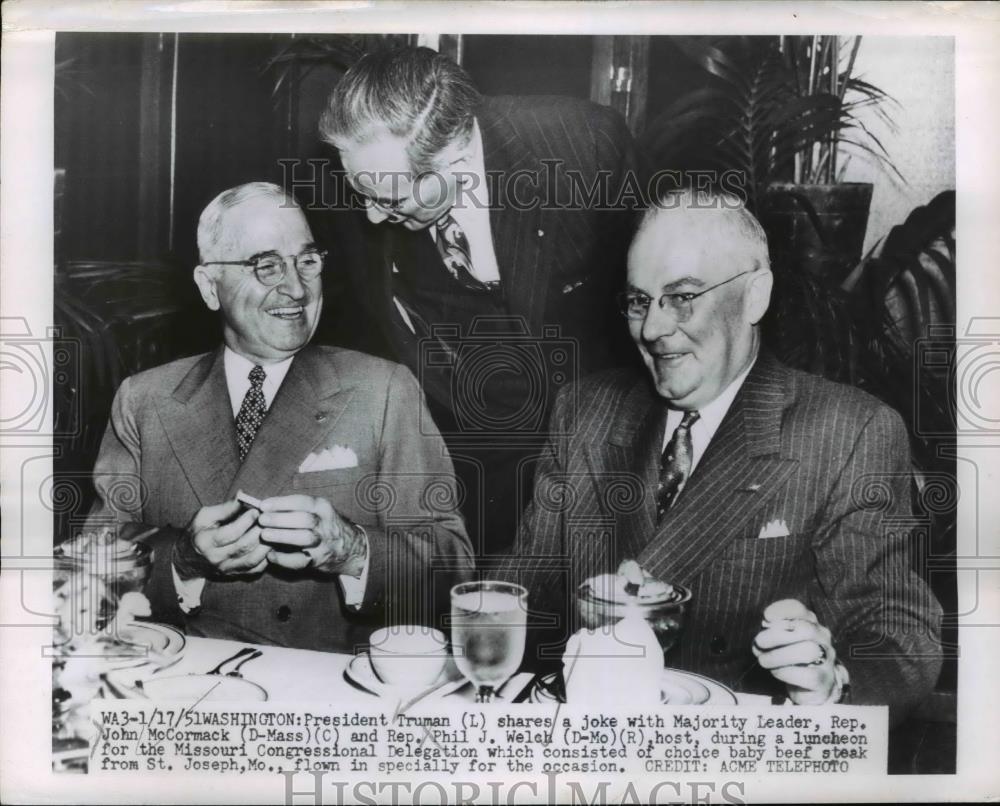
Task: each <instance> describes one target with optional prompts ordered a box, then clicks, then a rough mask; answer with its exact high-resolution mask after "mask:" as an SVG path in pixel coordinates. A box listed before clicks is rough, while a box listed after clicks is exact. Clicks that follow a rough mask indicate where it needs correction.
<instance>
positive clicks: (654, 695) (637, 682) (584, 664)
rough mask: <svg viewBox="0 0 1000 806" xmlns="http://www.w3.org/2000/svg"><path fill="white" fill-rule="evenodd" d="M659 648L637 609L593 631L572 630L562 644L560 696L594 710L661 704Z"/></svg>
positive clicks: (661, 665)
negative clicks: (563, 693) (563, 687)
mask: <svg viewBox="0 0 1000 806" xmlns="http://www.w3.org/2000/svg"><path fill="white" fill-rule="evenodd" d="M662 676H663V651H662V650H661V649H660V644H659V642H658V641H657V640H656V634H655V633H654V632H653V628H652V627H650V626H649V623H648V622H647V621H646V620H645V619H644V618H642V616H641V615H639V614H638V613H631V614H629V615H628V616H626V617H625V618H623V619H622V620H621V621H619V622H617V623H616V624H612V625H605V626H603V627H599V628H598V629H596V630H587V629H583V630H578V631H577V632H576V633H574V634H573V635H571V636H570V639H569V641H567V642H566V652H565V654H564V655H563V679H564V680H565V681H566V700H567V701H568V702H570V703H586V704H587V705H590V706H593V707H594V708H598V709H599V708H600V707H602V706H606V707H609V708H614V707H619V708H621V707H631V708H634V707H649V706H655V705H659V704H660V702H661V693H660V679H661V678H662Z"/></svg>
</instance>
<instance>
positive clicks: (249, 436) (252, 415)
mask: <svg viewBox="0 0 1000 806" xmlns="http://www.w3.org/2000/svg"><path fill="white" fill-rule="evenodd" d="M247 377H248V378H249V379H250V388H249V389H247V393H246V397H244V398H243V404H242V405H241V406H240V412H239V414H237V415H236V445H237V447H238V448H239V449H240V461H241V462H242V461H243V460H244V459H246V458H247V454H248V453H249V452H250V445H251V444H253V439H254V437H255V436H257V432H258V431H260V424H261V423H262V422H264V415H265V414H267V404H266V403H265V402H264V378H266V377H267V375H266V374H265V372H264V370H263V368H261V367H254V368H253V369H252V370H250V374H249V375H248V376H247Z"/></svg>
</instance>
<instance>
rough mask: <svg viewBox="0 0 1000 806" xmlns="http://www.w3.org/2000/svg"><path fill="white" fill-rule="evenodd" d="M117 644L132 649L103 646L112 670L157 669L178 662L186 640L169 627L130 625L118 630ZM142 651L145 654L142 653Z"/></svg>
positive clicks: (145, 622) (149, 624) (142, 624)
mask: <svg viewBox="0 0 1000 806" xmlns="http://www.w3.org/2000/svg"><path fill="white" fill-rule="evenodd" d="M117 637H118V638H119V639H120V640H122V641H125V642H126V643H128V644H131V645H132V647H121V646H118V645H116V644H112V643H108V644H104V645H103V646H104V647H105V652H106V657H107V659H108V660H109V661H110V662H111V665H112V667H113V668H115V669H131V668H134V667H136V666H142V665H144V664H147V663H149V664H152V665H154V666H157V667H159V668H161V669H162V668H166V667H167V666H172V665H173V664H175V663H177V661H179V660H180V659H181V657H182V655H183V653H184V647H185V646H187V639H186V638H185V637H184V633H182V632H181V631H180V630H177V629H175V628H174V627H171V626H170V625H169V624H159V623H157V622H155V621H132V622H129V623H128V624H125V625H123V626H121V627H120V628H119V630H118V636H117ZM143 649H146V650H147V651H146V652H142V650H143Z"/></svg>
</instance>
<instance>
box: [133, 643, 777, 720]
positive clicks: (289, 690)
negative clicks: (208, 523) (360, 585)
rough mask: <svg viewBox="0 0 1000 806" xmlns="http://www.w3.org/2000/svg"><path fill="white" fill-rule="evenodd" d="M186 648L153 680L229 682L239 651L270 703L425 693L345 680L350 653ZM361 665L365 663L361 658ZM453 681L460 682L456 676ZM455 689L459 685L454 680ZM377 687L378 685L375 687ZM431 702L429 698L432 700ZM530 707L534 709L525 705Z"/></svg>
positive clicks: (739, 696)
mask: <svg viewBox="0 0 1000 806" xmlns="http://www.w3.org/2000/svg"><path fill="white" fill-rule="evenodd" d="M185 641H186V645H185V646H184V649H183V651H182V652H180V653H179V657H178V658H177V659H176V660H174V661H173V662H168V663H167V665H164V666H161V667H160V668H159V670H158V671H156V672H155V673H153V675H152V676H156V677H171V678H176V677H180V676H183V675H205V674H207V673H208V672H210V671H212V670H213V669H217V668H218V667H219V665H220V664H222V667H221V669H220V676H225V675H226V674H227V672H229V671H231V670H232V669H233V667H234V666H236V665H237V664H239V662H240V660H242V659H243V658H246V657H247V655H246V654H245V655H244V656H243V658H239V657H237V658H235V659H234V660H232V661H230V662H229V663H223V661H226V660H227V659H228V658H233V657H234V656H235V655H237V653H239V652H240V651H241V650H247V651H248V653H249V650H254V651H255V652H259V655H257V656H256V657H252V658H251V659H248V660H246V662H245V663H244V664H242V665H241V666H240V668H239V670H238V673H239V675H240V676H241V677H242V678H243V679H244V680H247V681H250V682H251V683H255V684H257V685H258V686H260V687H261V688H262V689H263V690H264V691H265V692H266V695H267V696H266V698H267V701H269V702H300V703H301V702H317V703H343V702H356V703H359V704H374V703H376V702H377V701H378V700H379V699H391V700H393V702H392V704H389V705H388V707H393V706H394V705H395V702H396V701H398V700H399V699H401V698H406V697H409V698H410V699H413V698H415V697H416V695H417V694H427V693H428V690H424V691H421V692H412V691H408V692H402V693H401V692H399V691H397V690H395V689H392V688H390V687H383V686H379V685H377V684H378V681H377V680H374V679H365V678H362V680H361V682H360V683H359V682H357V681H358V678H359V677H360V675H357V674H355V675H351V674H345V670H347V667H348V664H350V663H351V662H352V661H354V660H355V658H356V656H355V655H353V654H350V653H339V652H317V651H313V650H308V649H292V648H289V647H281V646H272V645H266V644H254V643H250V642H245V641H231V640H225V639H221V638H200V637H195V636H186V638H185ZM359 660H361V658H359ZM535 677H536V676H535V675H534V674H533V673H532V672H531V671H530V670H528V669H524V668H523V667H522V670H521V671H520V672H518V673H517V674H515V675H514V677H512V678H511V679H510V680H509V681H508V682H507V683H506V684H505V686H504V687H503V689H501V691H500V692H499V693H500V695H501V696H500V697H499V699H500V700H501V701H507V702H513V701H517V700H520V699H521V697H520V696H518V695H523V694H525V693H526V689H527V687H528V686H530V685H531V684H532V683H533V682H534V680H535ZM452 678H457V675H456V674H453V675H452ZM456 683H457V680H456ZM373 684H375V685H373ZM435 688H445V689H447V693H445V694H444V697H445V698H454V699H455V700H466V701H468V702H472V701H473V700H474V696H475V688H474V686H472V685H471V684H468V685H464V686H461V687H458V688H456V687H455V685H447V686H442V682H441V681H439V682H438V683H437V685H436V686H435ZM733 694H734V695H735V697H736V700H737V703H736V704H738V705H769V704H770V703H771V698H770V697H767V696H762V695H758V694H749V693H741V692H733ZM428 699H431V697H428ZM527 704H530V703H527Z"/></svg>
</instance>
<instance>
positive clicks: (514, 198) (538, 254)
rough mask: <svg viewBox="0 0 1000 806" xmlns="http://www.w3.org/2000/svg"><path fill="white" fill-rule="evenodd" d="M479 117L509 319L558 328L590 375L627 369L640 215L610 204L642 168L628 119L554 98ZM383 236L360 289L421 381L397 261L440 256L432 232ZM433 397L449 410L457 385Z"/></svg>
mask: <svg viewBox="0 0 1000 806" xmlns="http://www.w3.org/2000/svg"><path fill="white" fill-rule="evenodd" d="M476 119H477V120H478V122H479V126H480V131H481V132H482V137H483V159H484V164H485V168H486V172H487V175H488V178H487V181H488V182H489V183H490V227H491V230H492V233H493V247H494V250H495V252H496V256H497V265H498V268H499V270H500V278H501V284H502V288H503V293H504V300H505V302H506V305H507V311H508V313H509V314H510V315H512V316H519V317H523V318H524V321H525V323H526V324H527V327H528V330H529V332H530V333H531V335H533V336H538V337H542V336H544V335H545V333H546V329H545V328H546V326H553V325H554V326H558V327H559V329H560V337H561V338H563V339H567V338H568V339H572V340H573V341H575V342H576V343H577V345H578V349H577V350H576V353H577V358H578V359H579V360H580V361H582V362H583V363H582V367H583V369H584V371H587V370H589V369H597V368H600V367H606V366H612V365H615V364H617V363H620V361H619V359H620V353H622V352H624V351H625V350H626V349H627V350H628V353H627V354H628V355H629V356H631V355H632V353H633V352H634V351H632V350H631V345H630V344H628V340H627V331H626V329H625V327H624V326H623V325H622V324H621V321H620V318H619V317H617V315H616V312H615V311H614V310H613V305H612V298H613V292H614V291H616V290H618V289H619V288H620V287H621V284H622V276H623V273H624V260H625V254H626V252H627V251H628V238H629V233H630V226H631V220H632V214H631V213H630V212H629V211H626V210H609V209H607V201H608V200H613V199H615V198H616V197H617V195H618V191H619V189H620V188H621V186H622V185H623V184H624V183H625V176H626V175H627V174H629V173H630V172H632V171H634V169H635V153H634V146H633V144H632V139H631V136H630V135H629V132H628V129H627V128H626V126H625V123H624V121H623V120H622V119H621V117H620V116H618V115H617V113H615V112H614V111H613V110H611V109H608V108H607V107H602V106H598V105H596V104H591V103H589V102H586V101H580V100H577V99H573V98H561V97H548V96H538V97H492V98H484V99H483V104H482V106H481V107H480V108H479V109H478V110H477V113H476ZM572 177H576V179H573V178H572ZM574 183H576V184H577V185H582V186H584V187H585V188H589V187H590V186H592V185H594V184H595V183H598V185H599V186H602V183H603V187H604V188H605V193H604V195H605V196H606V197H607V198H605V199H604V202H605V204H603V205H601V204H599V203H598V202H599V201H600V200H599V199H598V200H596V201H594V203H592V204H588V203H586V193H583V194H577V196H579V197H580V198H582V199H583V203H581V204H579V205H574V204H572V203H571V200H572V199H574V187H575V185H574ZM494 191H495V192H494ZM374 229H375V231H376V232H377V233H379V237H378V238H377V239H376V241H377V244H376V248H377V249H379V250H380V254H378V255H374V256H373V263H374V264H375V269H374V270H373V267H372V266H371V265H367V264H357V265H355V266H354V267H353V269H354V271H355V274H356V283H355V284H356V286H357V287H358V288H359V289H363V290H364V293H365V295H366V304H367V305H368V307H369V308H370V309H371V311H372V314H373V319H374V321H375V322H377V323H379V324H380V325H381V326H382V327H383V328H384V329H385V334H386V337H387V339H388V342H389V344H390V345H391V346H392V349H393V351H394V356H393V357H394V358H395V359H396V360H398V361H401V362H402V363H405V364H406V365H407V366H409V367H410V368H411V370H412V371H413V372H414V374H416V375H417V376H418V377H420V372H419V361H420V355H419V344H418V342H419V339H418V337H417V336H415V335H414V334H413V333H412V332H411V331H410V329H409V328H408V327H407V326H406V324H405V323H404V322H403V320H402V318H401V317H400V315H399V312H398V310H397V309H396V306H395V305H394V304H393V303H392V265H393V262H394V261H396V260H409V262H411V263H412V262H419V260H423V259H434V260H439V259H440V258H439V257H438V255H437V250H436V249H425V248H423V247H424V244H423V241H426V240H427V239H428V238H429V235H428V233H427V232H425V231H421V232H409V231H407V230H405V229H403V228H402V227H399V226H393V225H390V224H385V223H383V224H380V225H378V226H377V227H376V228H374ZM567 289H571V290H567ZM608 322H610V323H612V326H613V327H615V332H614V333H613V334H609V332H608V330H607V326H606V323H608ZM432 324H434V323H432ZM609 345H611V347H609ZM426 391H427V394H428V395H429V396H430V397H431V398H433V399H437V400H438V401H439V402H441V403H446V404H447V403H448V397H449V395H450V392H449V391H448V390H446V389H440V390H439V389H435V388H432V387H429V388H427V389H426Z"/></svg>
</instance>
